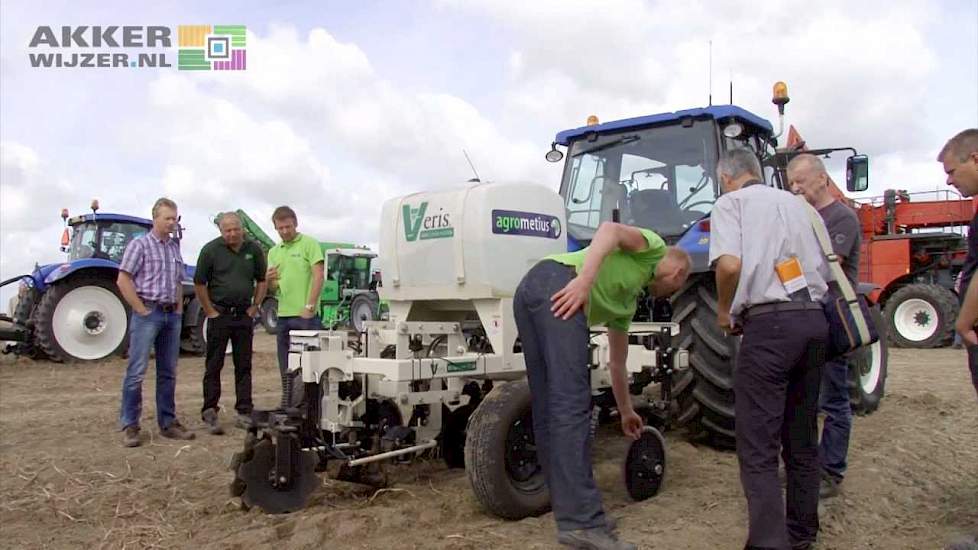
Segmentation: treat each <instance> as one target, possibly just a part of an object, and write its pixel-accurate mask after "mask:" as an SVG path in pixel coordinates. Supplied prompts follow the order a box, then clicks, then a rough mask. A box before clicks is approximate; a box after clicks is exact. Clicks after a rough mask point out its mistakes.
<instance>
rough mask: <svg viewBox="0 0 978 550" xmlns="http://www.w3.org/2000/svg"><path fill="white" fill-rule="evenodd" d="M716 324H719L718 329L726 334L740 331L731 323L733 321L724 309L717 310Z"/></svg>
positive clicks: (734, 333)
mask: <svg viewBox="0 0 978 550" xmlns="http://www.w3.org/2000/svg"><path fill="white" fill-rule="evenodd" d="M717 324H718V325H720V330H722V331H723V332H724V333H726V334H733V335H736V334H740V333H741V332H742V330H741V328H740V327H739V326H736V325H734V324H733V321H732V320H731V319H730V314H729V313H727V312H726V311H722V310H721V311H718V312H717Z"/></svg>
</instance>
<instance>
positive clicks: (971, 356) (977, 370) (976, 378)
mask: <svg viewBox="0 0 978 550" xmlns="http://www.w3.org/2000/svg"><path fill="white" fill-rule="evenodd" d="M968 370H970V371H971V383H972V384H973V385H974V386H975V393H976V394H978V346H968Z"/></svg>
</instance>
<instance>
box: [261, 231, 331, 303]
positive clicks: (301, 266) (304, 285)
mask: <svg viewBox="0 0 978 550" xmlns="http://www.w3.org/2000/svg"><path fill="white" fill-rule="evenodd" d="M322 261H323V251H322V249H321V248H319V242H318V241H316V239H313V238H312V237H307V236H306V235H303V234H302V233H299V234H298V235H296V237H295V238H294V239H292V240H291V241H289V242H287V243H286V242H282V243H279V244H277V245H275V246H273V247H272V249H271V250H269V251H268V265H269V266H270V267H275V268H278V315H279V317H296V316H298V315H299V314H301V313H302V311H303V310H304V308H305V307H306V300H307V299H308V298H309V289H310V288H312V266H314V265H316V264H318V263H321V262H322ZM316 305H317V306H318V304H316Z"/></svg>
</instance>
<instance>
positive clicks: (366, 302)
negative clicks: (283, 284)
mask: <svg viewBox="0 0 978 550" xmlns="http://www.w3.org/2000/svg"><path fill="white" fill-rule="evenodd" d="M237 213H238V215H239V216H240V217H241V226H242V229H243V230H244V233H245V238H246V239H250V240H253V241H255V242H256V243H258V246H260V247H261V249H262V250H263V251H264V252H265V254H266V255H267V254H268V251H269V249H271V248H272V247H273V246H275V241H273V240H272V239H271V237H269V236H268V234H267V233H265V231H263V230H262V228H261V226H259V225H258V224H257V223H255V221H254V220H253V219H252V218H251V217H250V216H248V214H246V213H245V212H244V211H243V210H238V211H237ZM215 222H216V220H215ZM319 247H320V248H321V249H322V251H323V257H325V258H326V279H325V280H324V281H323V290H322V292H321V294H320V297H319V314H320V318H321V319H322V321H323V326H325V327H327V328H331V329H332V328H337V327H347V328H350V329H353V330H355V331H357V332H363V329H364V321H376V320H378V319H380V318H381V316H382V315H383V314H384V313H385V311H386V304H383V303H382V302H381V300H380V295H379V294H377V286H378V285H379V282H380V278H379V273H375V272H373V271H371V264H372V261H373V259H374V258H376V257H377V255H376V254H374V253H373V252H371V251H370V250H369V249H368V248H366V247H360V246H356V245H354V244H352V243H342V242H332V241H320V242H319ZM261 323H262V325H263V326H264V327H265V331H266V332H268V333H269V334H275V332H276V330H277V328H276V327H277V325H278V299H277V298H276V297H275V295H274V294H270V295H269V296H268V297H267V298H265V301H263V302H262V304H261Z"/></svg>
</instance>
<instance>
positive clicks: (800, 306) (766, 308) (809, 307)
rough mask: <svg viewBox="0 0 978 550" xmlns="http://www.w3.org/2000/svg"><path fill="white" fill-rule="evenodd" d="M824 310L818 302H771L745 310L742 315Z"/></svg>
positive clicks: (753, 315) (751, 315) (748, 317)
mask: <svg viewBox="0 0 978 550" xmlns="http://www.w3.org/2000/svg"><path fill="white" fill-rule="evenodd" d="M816 310H817V311H822V304H820V303H818V302H770V303H767V304H758V305H756V306H751V307H749V308H747V309H745V310H744V312H743V313H742V314H741V317H743V318H744V319H750V318H751V317H756V316H758V315H764V314H766V313H776V312H779V311H816Z"/></svg>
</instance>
